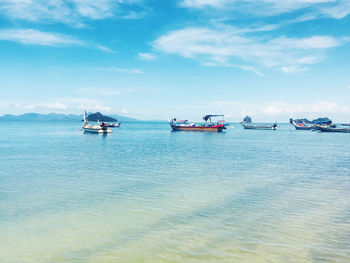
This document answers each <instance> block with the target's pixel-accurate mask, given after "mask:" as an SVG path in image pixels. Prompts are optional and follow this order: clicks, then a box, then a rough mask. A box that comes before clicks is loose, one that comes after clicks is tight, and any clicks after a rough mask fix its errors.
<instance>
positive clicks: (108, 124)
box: [106, 122, 121, 128]
mask: <svg viewBox="0 0 350 263" xmlns="http://www.w3.org/2000/svg"><path fill="white" fill-rule="evenodd" d="M106 125H107V127H111V128H118V127H120V125H121V122H115V123H109V122H106Z"/></svg>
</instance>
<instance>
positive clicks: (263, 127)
mask: <svg viewBox="0 0 350 263" xmlns="http://www.w3.org/2000/svg"><path fill="white" fill-rule="evenodd" d="M241 125H242V126H243V128H244V129H251V130H276V129H277V123H274V124H272V125H269V124H259V125H254V124H247V123H245V122H241Z"/></svg>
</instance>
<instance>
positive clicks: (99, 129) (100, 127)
mask: <svg viewBox="0 0 350 263" xmlns="http://www.w3.org/2000/svg"><path fill="white" fill-rule="evenodd" d="M83 120H84V124H83V126H82V129H83V131H84V132H90V133H99V134H100V133H110V132H112V129H111V128H108V127H107V124H106V123H104V122H100V121H99V120H97V124H95V125H91V124H89V122H88V120H87V119H86V111H85V112H84V118H83Z"/></svg>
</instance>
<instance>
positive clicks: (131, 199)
mask: <svg viewBox="0 0 350 263" xmlns="http://www.w3.org/2000/svg"><path fill="white" fill-rule="evenodd" d="M0 134H1V136H0V262H1V263H65V262H73V263H86V262H87V263H115V262H130V263H131V262H133V263H134V262H143V263H146V262H147V263H151V262H152V263H153V262H159V263H160V262H181V263H182V262H183V263H187V262H189V263H195V262H204V263H205V262H215V263H216V262H217V263H220V262H230V263H231V262H245V263H246V262H247V263H251V262H263V263H265V262H269V263H274V262H276V263H277V262H278V263H280V262H283V263H288V262H290V263H295V262H297V263H299V262H301V263H303V262H305V263H311V262H313V263H314V262H322V263H323V262H338V263H341V262H342V263H348V262H350V134H342V133H339V134H338V133H320V132H314V131H297V130H295V129H294V127H292V126H290V125H289V124H280V125H279V127H278V130H276V131H272V130H271V131H268V130H265V131H264V130H244V129H243V128H242V127H241V126H240V125H239V124H238V123H233V124H231V125H230V126H229V127H228V129H227V130H226V131H225V132H223V133H205V132H203V133H201V132H172V131H171V130H170V127H169V125H168V124H167V123H159V122H158V123H157V122H153V123H152V122H140V123H122V125H121V127H120V128H114V129H113V132H112V133H111V134H108V135H97V134H86V133H83V131H82V130H81V123H79V122H18V121H11V122H10V121H9V122H7V121H2V122H0Z"/></svg>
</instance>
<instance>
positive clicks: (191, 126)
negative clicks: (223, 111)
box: [168, 115, 228, 132]
mask: <svg viewBox="0 0 350 263" xmlns="http://www.w3.org/2000/svg"><path fill="white" fill-rule="evenodd" d="M214 117H222V119H220V120H218V121H217V122H212V120H211V118H214ZM203 120H204V121H205V122H201V123H194V122H192V123H189V122H188V120H177V119H176V118H173V119H172V120H168V122H169V125H170V127H171V128H172V130H173V131H204V132H222V131H223V130H224V129H226V126H227V125H228V124H225V120H224V115H205V116H204V117H203Z"/></svg>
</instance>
